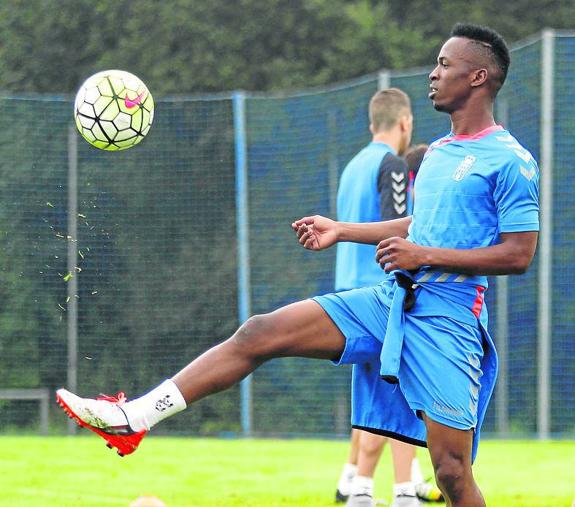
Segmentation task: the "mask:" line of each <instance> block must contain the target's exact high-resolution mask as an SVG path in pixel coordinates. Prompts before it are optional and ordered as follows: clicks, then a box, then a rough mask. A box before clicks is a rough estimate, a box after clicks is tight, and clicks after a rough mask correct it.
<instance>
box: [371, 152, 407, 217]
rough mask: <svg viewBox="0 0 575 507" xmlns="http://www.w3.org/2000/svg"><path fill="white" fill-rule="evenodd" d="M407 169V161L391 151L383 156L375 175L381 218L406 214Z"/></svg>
mask: <svg viewBox="0 0 575 507" xmlns="http://www.w3.org/2000/svg"><path fill="white" fill-rule="evenodd" d="M408 184H409V171H408V167H407V162H405V160H403V159H402V158H400V157H397V156H396V155H394V154H393V153H388V154H387V155H385V157H383V159H382V161H381V164H380V166H379V172H378V175H377V191H378V193H379V199H380V214H381V220H393V219H395V218H401V217H404V216H406V215H407V192H408V186H409V185H408Z"/></svg>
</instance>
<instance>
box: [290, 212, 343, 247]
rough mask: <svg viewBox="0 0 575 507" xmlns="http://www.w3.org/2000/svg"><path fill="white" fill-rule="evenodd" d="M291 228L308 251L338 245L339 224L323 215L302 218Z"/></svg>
mask: <svg viewBox="0 0 575 507" xmlns="http://www.w3.org/2000/svg"><path fill="white" fill-rule="evenodd" d="M291 227H292V229H293V230H294V231H295V232H296V234H297V238H298V241H299V243H300V245H302V246H303V247H304V248H307V249H308V250H323V249H324V248H329V247H330V246H332V245H333V244H335V243H337V222H336V221H334V220H331V219H329V218H326V217H322V216H321V215H314V216H312V217H303V218H300V219H299V220H296V221H295V222H293V223H292V224H291Z"/></svg>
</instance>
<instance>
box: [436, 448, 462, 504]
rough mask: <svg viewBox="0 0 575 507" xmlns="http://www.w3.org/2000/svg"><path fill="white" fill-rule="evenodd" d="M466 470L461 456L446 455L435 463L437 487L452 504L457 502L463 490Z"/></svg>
mask: <svg viewBox="0 0 575 507" xmlns="http://www.w3.org/2000/svg"><path fill="white" fill-rule="evenodd" d="M466 475H467V469H466V466H465V462H464V460H463V458H462V457H461V456H457V455H454V454H446V455H445V456H443V457H442V458H441V459H440V460H439V461H438V462H437V463H435V479H436V481H437V485H438V486H439V487H440V488H441V490H442V491H444V492H445V493H446V494H447V496H448V497H449V499H450V500H451V501H452V502H457V501H459V499H460V497H461V494H462V492H463V490H464V489H465V478H466Z"/></svg>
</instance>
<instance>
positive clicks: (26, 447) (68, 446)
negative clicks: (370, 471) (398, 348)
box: [0, 436, 575, 507]
mask: <svg viewBox="0 0 575 507" xmlns="http://www.w3.org/2000/svg"><path fill="white" fill-rule="evenodd" d="M347 451H348V444H347V443H346V442H342V441H318V440H218V439H191V438H189V439H188V438H166V437H158V436H152V437H149V438H147V439H146V440H145V441H144V442H143V444H142V446H141V448H140V450H138V452H137V453H135V454H133V455H131V456H128V457H125V458H119V457H118V456H116V455H115V454H114V453H113V452H112V451H109V450H108V449H106V447H105V445H104V443H103V441H101V440H100V439H98V438H96V437H92V436H80V437H44V438H43V437H21V436H2V437H0V492H1V493H2V494H1V495H0V506H2V507H24V506H25V507H68V506H69V507H72V506H74V507H78V506H81V507H102V506H125V507H127V506H128V505H129V504H130V502H131V501H132V500H133V499H135V498H136V497H138V496H140V495H146V494H147V495H155V496H157V497H159V498H161V499H162V500H163V501H164V502H165V503H166V504H167V505H168V507H215V506H218V507H239V506H242V507H245V506H253V507H264V506H265V507H272V506H282V507H283V506H299V507H302V506H318V507H325V506H331V505H334V503H333V495H334V492H335V491H334V490H335V486H336V481H337V478H338V476H339V472H340V468H341V466H342V464H343V461H344V460H345V458H346V455H347ZM419 457H420V461H421V464H422V466H423V467H424V471H425V472H426V473H428V474H429V475H431V473H430V465H429V463H428V459H427V456H426V451H425V450H423V449H422V450H420V451H419ZM475 474H476V476H477V480H478V482H479V484H480V486H481V488H482V489H483V491H484V494H485V496H486V499H487V505H488V506H490V507H563V506H564V507H571V502H572V501H573V499H574V498H575V442H545V443H544V442H536V441H506V442H502V441H484V442H482V444H481V447H480V451H479V458H478V460H477V464H476V467H475ZM390 488H391V477H390V460H389V452H386V453H385V455H384V458H383V459H382V462H381V465H380V467H379V469H378V473H377V476H376V496H378V497H381V498H383V499H384V500H389V492H390Z"/></svg>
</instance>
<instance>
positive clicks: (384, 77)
mask: <svg viewBox="0 0 575 507" xmlns="http://www.w3.org/2000/svg"><path fill="white" fill-rule="evenodd" d="M390 84H391V74H390V72H389V70H382V71H380V72H379V74H378V76H377V89H378V90H385V89H386V88H389V86H390Z"/></svg>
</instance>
